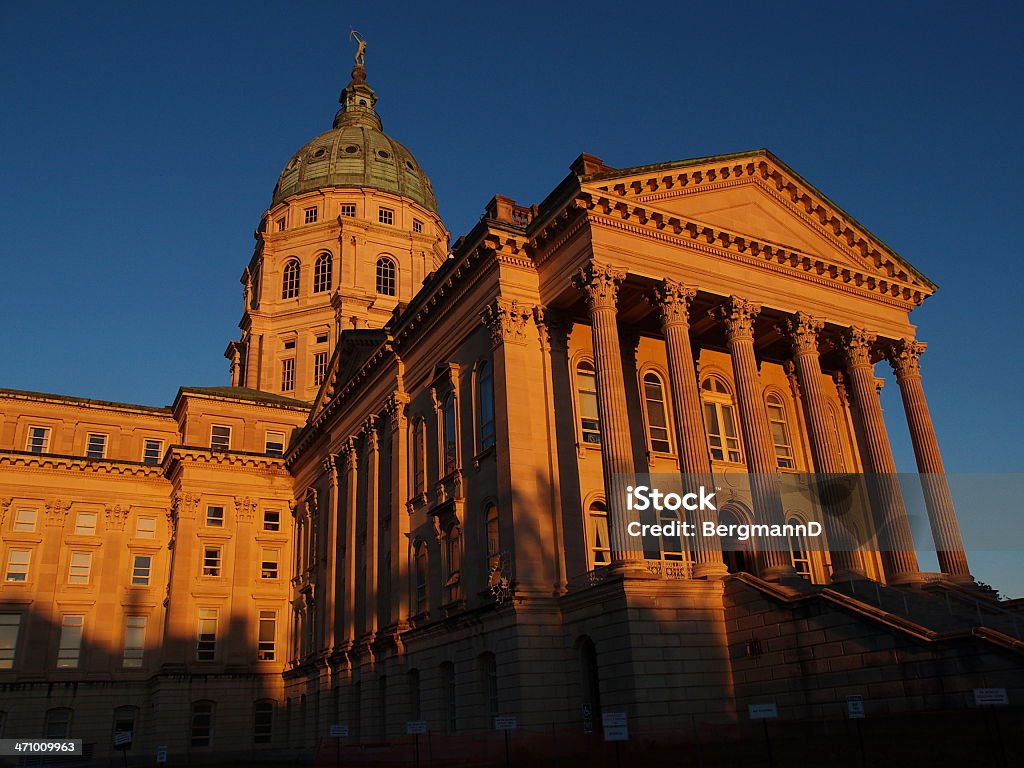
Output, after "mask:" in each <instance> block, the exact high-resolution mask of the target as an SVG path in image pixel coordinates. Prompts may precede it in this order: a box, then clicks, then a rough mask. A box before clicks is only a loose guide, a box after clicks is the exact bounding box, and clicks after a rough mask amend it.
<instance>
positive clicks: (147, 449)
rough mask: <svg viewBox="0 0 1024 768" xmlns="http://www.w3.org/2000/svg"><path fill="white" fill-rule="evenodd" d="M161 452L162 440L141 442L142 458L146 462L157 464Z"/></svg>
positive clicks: (161, 456)
mask: <svg viewBox="0 0 1024 768" xmlns="http://www.w3.org/2000/svg"><path fill="white" fill-rule="evenodd" d="M163 453H164V442H163V440H146V441H144V442H143V444H142V460H143V461H144V462H146V463H147V464H159V463H160V459H162V458H163Z"/></svg>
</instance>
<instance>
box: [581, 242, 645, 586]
mask: <svg viewBox="0 0 1024 768" xmlns="http://www.w3.org/2000/svg"><path fill="white" fill-rule="evenodd" d="M625 278H626V271H625V270H624V269H618V268H616V267H612V266H609V265H607V264H599V263H597V262H594V261H591V262H589V263H588V264H587V265H586V266H585V267H584V268H583V269H581V270H580V271H579V273H578V274H577V275H575V277H574V278H573V283H574V284H575V286H576V287H577V288H579V289H580V290H582V291H583V292H584V293H585V294H586V300H587V310H588V314H589V316H590V327H591V332H592V334H593V340H594V341H593V343H594V369H595V371H596V372H597V413H598V418H599V419H600V429H601V469H602V471H603V474H604V488H605V495H606V500H605V504H606V506H607V509H608V531H609V535H610V537H611V542H610V545H611V546H610V549H611V559H612V567H613V568H619V569H623V568H625V569H634V568H635V565H632V564H637V563H642V562H643V560H644V553H643V542H642V540H641V539H640V537H638V536H630V535H629V534H628V533H627V526H628V525H629V522H630V519H631V518H630V517H628V515H629V514H631V513H629V512H628V511H627V509H626V490H625V489H626V486H627V485H629V484H630V482H631V481H632V478H633V475H634V472H635V467H634V466H633V446H632V444H631V442H630V437H629V413H628V411H627V407H626V395H625V392H626V383H625V380H624V378H623V375H622V355H621V351H620V349H619V327H618V321H617V316H618V310H617V308H616V301H617V298H618V293H619V286H620V285H621V284H622V281H623V280H624V279H625Z"/></svg>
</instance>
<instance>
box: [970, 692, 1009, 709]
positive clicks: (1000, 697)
mask: <svg viewBox="0 0 1024 768" xmlns="http://www.w3.org/2000/svg"><path fill="white" fill-rule="evenodd" d="M974 703H975V705H976V706H979V707H1005V706H1006V705H1007V704H1009V703H1010V699H1009V697H1008V696H1007V695H1006V689H1005V688H975V689H974Z"/></svg>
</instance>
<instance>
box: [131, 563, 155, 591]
mask: <svg viewBox="0 0 1024 768" xmlns="http://www.w3.org/2000/svg"><path fill="white" fill-rule="evenodd" d="M152 570H153V557H152V556H151V555H136V556H135V558H134V559H133V561H132V585H133V586H136V587H148V586H149V576H150V573H151V572H152Z"/></svg>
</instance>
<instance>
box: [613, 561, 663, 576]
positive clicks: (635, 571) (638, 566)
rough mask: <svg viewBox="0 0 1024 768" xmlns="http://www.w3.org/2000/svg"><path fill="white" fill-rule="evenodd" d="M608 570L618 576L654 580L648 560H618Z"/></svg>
mask: <svg viewBox="0 0 1024 768" xmlns="http://www.w3.org/2000/svg"><path fill="white" fill-rule="evenodd" d="M608 570H609V571H610V572H611V573H613V574H615V575H616V576H629V577H630V578H633V579H654V578H657V576H656V575H655V574H653V573H651V571H650V569H648V567H647V561H646V560H616V561H614V562H612V564H611V565H609V566H608Z"/></svg>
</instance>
